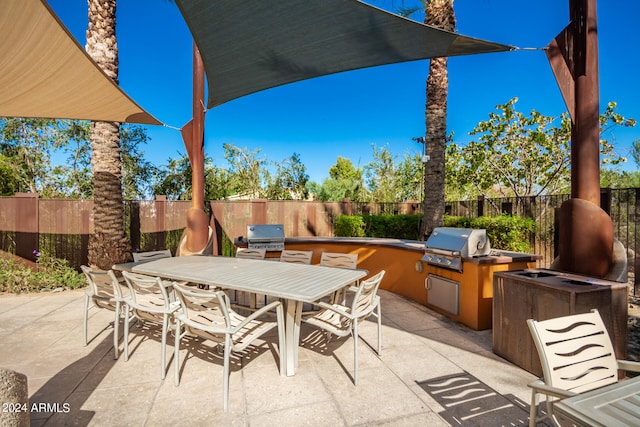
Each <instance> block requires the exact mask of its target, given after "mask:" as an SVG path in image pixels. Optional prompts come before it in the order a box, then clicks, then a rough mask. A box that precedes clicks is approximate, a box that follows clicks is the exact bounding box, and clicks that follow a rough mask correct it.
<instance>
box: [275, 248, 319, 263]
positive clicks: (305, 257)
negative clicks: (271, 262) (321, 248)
mask: <svg viewBox="0 0 640 427" xmlns="http://www.w3.org/2000/svg"><path fill="white" fill-rule="evenodd" d="M312 257H313V251H297V250H293V249H285V250H283V251H282V252H280V262H292V263H297V264H311V258H312Z"/></svg>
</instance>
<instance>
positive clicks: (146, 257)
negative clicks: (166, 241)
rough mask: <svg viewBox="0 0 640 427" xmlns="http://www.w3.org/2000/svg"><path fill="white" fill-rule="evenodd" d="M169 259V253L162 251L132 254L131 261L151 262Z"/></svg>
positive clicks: (167, 250) (168, 251) (166, 250)
mask: <svg viewBox="0 0 640 427" xmlns="http://www.w3.org/2000/svg"><path fill="white" fill-rule="evenodd" d="M160 258H171V251H170V250H169V249H165V250H163V251H148V252H133V261H134V262H139V261H153V260H154V259H160Z"/></svg>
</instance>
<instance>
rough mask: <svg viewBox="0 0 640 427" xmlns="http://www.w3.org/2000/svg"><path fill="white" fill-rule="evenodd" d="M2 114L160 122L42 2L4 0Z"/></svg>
mask: <svg viewBox="0 0 640 427" xmlns="http://www.w3.org/2000/svg"><path fill="white" fill-rule="evenodd" d="M0 116H4V117H41V118H58V119H82V120H99V121H108V122H129V123H140V124H155V125H159V124H161V123H160V122H159V121H158V120H156V119H155V118H154V117H152V116H151V115H150V114H148V113H147V112H146V111H144V110H143V109H142V108H140V106H138V105H137V104H136V103H135V102H134V101H133V100H132V99H131V98H129V97H128V96H127V95H126V94H125V93H124V92H123V91H122V90H121V89H120V88H119V87H118V85H116V84H115V83H114V82H113V80H111V79H110V78H109V77H108V76H107V75H106V74H104V73H103V72H102V70H101V69H100V68H99V67H98V65H96V63H95V62H93V60H91V58H90V57H89V55H88V54H87V53H86V52H85V50H84V49H83V48H82V46H80V45H79V44H78V42H77V41H76V40H75V39H74V38H73V36H72V35H71V34H70V33H69V32H68V31H67V29H66V28H65V27H64V26H63V25H62V23H61V22H60V21H59V19H58V18H57V17H56V15H55V14H54V13H53V11H52V10H51V9H50V8H49V6H48V5H47V4H46V3H45V2H44V0H0Z"/></svg>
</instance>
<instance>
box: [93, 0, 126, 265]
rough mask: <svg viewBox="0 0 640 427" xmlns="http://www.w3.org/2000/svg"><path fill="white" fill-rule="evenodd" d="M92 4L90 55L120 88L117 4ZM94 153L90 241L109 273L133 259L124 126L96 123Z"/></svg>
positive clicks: (96, 0)
mask: <svg viewBox="0 0 640 427" xmlns="http://www.w3.org/2000/svg"><path fill="white" fill-rule="evenodd" d="M88 4H89V26H88V29H87V44H86V50H87V53H89V55H90V56H91V57H92V58H93V60H94V61H95V62H96V63H97V64H98V65H99V66H100V68H102V70H103V71H104V72H105V73H106V74H107V75H108V76H109V77H111V78H112V79H113V80H114V82H115V83H116V84H117V83H118V45H117V42H116V0H88ZM91 149H92V161H91V165H92V167H91V170H92V174H93V193H94V201H93V218H94V221H93V223H94V227H95V230H94V233H93V234H92V235H91V236H90V237H89V263H90V264H92V265H96V266H98V267H99V268H103V269H108V268H111V266H112V265H113V264H115V263H120V262H124V261H128V260H129V259H130V256H131V244H130V242H129V239H128V237H127V235H126V234H125V221H124V203H123V199H122V161H121V158H120V151H121V150H120V124H119V123H112V122H92V124H91Z"/></svg>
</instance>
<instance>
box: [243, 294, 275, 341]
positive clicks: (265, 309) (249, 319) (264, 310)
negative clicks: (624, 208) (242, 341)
mask: <svg viewBox="0 0 640 427" xmlns="http://www.w3.org/2000/svg"><path fill="white" fill-rule="evenodd" d="M278 306H282V303H281V302H280V301H273V302H272V303H269V304H267V305H265V306H264V307H262V308H260V309H259V310H256V311H254V312H253V313H251V314H250V315H249V316H247V317H245V319H244V320H243V321H242V322H240V323H238V324H237V325H236V327H235V328H233V332H234V333H235V332H236V331H239V330H240V329H242V328H244V327H245V326H246V325H247V324H248V323H250V322H252V321H253V320H255V319H256V318H257V317H260V316H261V315H263V314H265V313H267V312H268V311H271V309H272V308H276V307H278Z"/></svg>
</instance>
